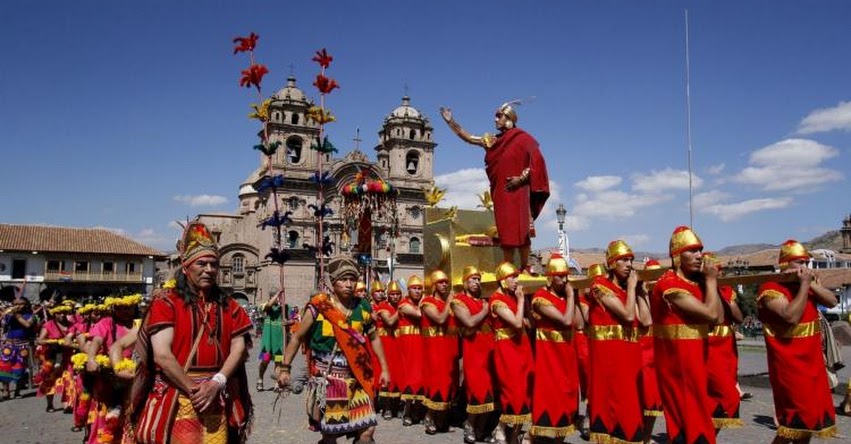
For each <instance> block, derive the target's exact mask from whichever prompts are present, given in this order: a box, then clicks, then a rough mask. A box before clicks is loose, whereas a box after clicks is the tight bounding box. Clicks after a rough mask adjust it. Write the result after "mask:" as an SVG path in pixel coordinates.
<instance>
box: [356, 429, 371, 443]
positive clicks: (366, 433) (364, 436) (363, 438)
mask: <svg viewBox="0 0 851 444" xmlns="http://www.w3.org/2000/svg"><path fill="white" fill-rule="evenodd" d="M373 436H375V426H372V427H367V428H365V429H363V430H362V431H361V432H360V434H359V435H358V439H356V440H355V442H354V443H353V444H361V443H362V444H366V443H374V442H375V441H374V440H373V439H372V437H373Z"/></svg>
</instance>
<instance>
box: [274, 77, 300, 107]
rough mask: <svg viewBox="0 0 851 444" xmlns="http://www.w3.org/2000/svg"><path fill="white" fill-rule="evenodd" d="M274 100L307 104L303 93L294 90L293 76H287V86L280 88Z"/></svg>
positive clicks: (296, 89)
mask: <svg viewBox="0 0 851 444" xmlns="http://www.w3.org/2000/svg"><path fill="white" fill-rule="evenodd" d="M275 99H278V100H283V101H288V102H308V99H307V96H306V95H305V94H304V91H302V90H300V89H298V88H296V86H295V77H293V76H289V77H288V78H287V86H285V87H283V88H281V89H280V90H279V91H278V92H277V93H275Z"/></svg>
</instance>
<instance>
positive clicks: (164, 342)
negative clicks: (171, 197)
mask: <svg viewBox="0 0 851 444" xmlns="http://www.w3.org/2000/svg"><path fill="white" fill-rule="evenodd" d="M177 249H178V251H179V253H180V259H181V268H180V269H178V270H177V272H176V273H175V279H176V285H175V287H174V288H170V289H168V290H165V291H164V292H163V293H160V294H157V295H155V296H154V300H153V302H152V303H151V308H150V310H149V312H148V315H147V316H146V317H145V320H144V321H143V323H142V327H141V329H140V332H139V339H138V340H137V342H136V352H135V353H136V355H137V356H139V359H140V362H139V367H138V368H137V371H136V380H135V381H134V384H133V389H132V392H133V393H132V398H131V400H132V402H133V406H134V408H133V410H132V412H133V416H132V418H131V419H132V423H133V424H134V426H135V435H136V436H135V438H136V440H137V442H145V443H165V442H171V443H173V444H178V443H208V442H245V440H246V439H247V436H248V425H249V424H250V423H251V413H252V409H251V399H250V395H249V392H248V384H247V378H246V375H245V356H246V354H247V353H246V350H247V346H248V345H249V341H250V332H251V320H250V319H249V318H248V315H247V314H246V312H245V310H244V309H243V308H242V307H240V305H239V304H238V303H237V302H236V301H235V300H234V299H233V298H231V297H229V296H226V295H224V294H223V293H222V291H221V289H220V288H219V287H218V285H217V284H216V276H217V275H218V270H219V268H218V267H219V252H218V247H217V245H216V243H215V241H214V240H213V237H212V236H211V235H210V232H209V230H207V227H206V226H204V224H202V223H200V222H197V221H195V222H192V223H190V224H189V225H188V226H187V227H186V230H185V231H184V234H183V238H182V240H181V242H179V243H178V248H177Z"/></svg>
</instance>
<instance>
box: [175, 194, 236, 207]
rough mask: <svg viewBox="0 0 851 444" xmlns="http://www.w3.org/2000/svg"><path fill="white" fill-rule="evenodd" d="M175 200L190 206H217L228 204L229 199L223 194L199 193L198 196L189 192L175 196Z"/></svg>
mask: <svg viewBox="0 0 851 444" xmlns="http://www.w3.org/2000/svg"><path fill="white" fill-rule="evenodd" d="M174 200H175V201H177V202H181V203H185V204H187V205H189V206H190V207H215V206H219V205H222V204H226V203H227V202H228V199H227V198H226V197H223V196H211V195H209V194H199V195H197V196H191V195H188V194H183V195H178V196H174Z"/></svg>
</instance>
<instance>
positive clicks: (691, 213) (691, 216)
mask: <svg viewBox="0 0 851 444" xmlns="http://www.w3.org/2000/svg"><path fill="white" fill-rule="evenodd" d="M685 20H686V121H687V133H688V221H689V227H691V228H692V229H694V186H693V180H692V177H693V173H692V168H691V158H692V141H691V67H690V66H689V41H688V9H686V10H685Z"/></svg>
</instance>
